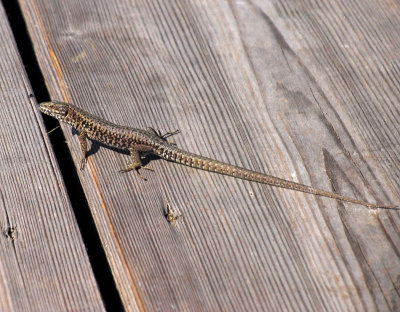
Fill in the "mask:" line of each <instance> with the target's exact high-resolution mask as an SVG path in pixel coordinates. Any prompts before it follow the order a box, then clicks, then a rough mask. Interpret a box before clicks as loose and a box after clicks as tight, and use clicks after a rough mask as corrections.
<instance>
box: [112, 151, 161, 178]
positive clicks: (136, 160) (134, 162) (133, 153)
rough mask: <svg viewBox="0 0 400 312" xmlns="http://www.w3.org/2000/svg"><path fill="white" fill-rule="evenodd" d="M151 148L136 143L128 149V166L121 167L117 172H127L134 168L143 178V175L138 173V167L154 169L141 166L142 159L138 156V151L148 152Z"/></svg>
mask: <svg viewBox="0 0 400 312" xmlns="http://www.w3.org/2000/svg"><path fill="white" fill-rule="evenodd" d="M150 151H152V148H151V147H150V146H147V145H141V144H136V145H134V146H132V147H131V148H130V149H129V153H130V155H131V159H132V162H131V163H130V164H128V167H127V168H125V169H121V170H120V171H119V172H128V171H131V170H135V171H136V173H137V174H138V175H139V177H140V178H142V179H144V177H143V176H142V175H141V174H140V172H139V169H147V170H151V171H154V170H153V169H151V168H149V167H147V166H143V164H142V160H141V158H140V153H139V152H150Z"/></svg>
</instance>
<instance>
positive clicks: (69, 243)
mask: <svg viewBox="0 0 400 312" xmlns="http://www.w3.org/2000/svg"><path fill="white" fill-rule="evenodd" d="M0 34H1V35H0V90H1V91H0V146H1V148H0V167H1V168H0V231H1V233H0V234H1V235H0V311H18V312H20V311H103V310H104V308H103V303H102V299H101V297H100V295H99V291H98V289H97V285H96V281H95V279H94V276H93V272H92V269H91V266H90V263H89V261H88V256H87V254H86V251H85V247H84V245H83V243H82V239H81V237H80V233H79V230H78V226H77V224H76V221H75V218H74V216H73V213H72V211H71V206H70V203H69V201H68V198H67V195H66V193H65V188H64V185H63V182H62V179H61V176H60V172H59V169H58V167H57V165H56V161H55V159H54V156H53V152H52V151H51V148H50V147H49V141H48V139H47V135H46V134H45V132H44V131H45V130H44V127H43V124H42V121H41V117H40V114H39V113H38V111H37V109H36V102H35V100H34V99H33V98H31V97H30V94H31V93H32V90H31V87H30V85H29V82H28V81H27V77H26V74H25V71H24V67H23V65H22V64H21V60H20V57H19V54H18V51H17V49H16V45H15V42H14V38H13V36H12V33H11V30H10V28H9V25H8V23H7V17H6V14H5V12H4V9H3V6H2V5H0Z"/></svg>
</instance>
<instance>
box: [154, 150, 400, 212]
mask: <svg viewBox="0 0 400 312" xmlns="http://www.w3.org/2000/svg"><path fill="white" fill-rule="evenodd" d="M156 154H157V155H158V156H160V157H161V158H163V159H165V160H168V161H172V162H176V163H179V164H182V165H185V166H189V167H192V168H196V169H201V170H205V171H210V172H215V173H219V174H223V175H227V176H231V177H235V178H239V179H242V180H248V181H252V182H257V183H263V184H268V185H271V186H276V187H281V188H286V189H290V190H295V191H299V192H303V193H309V194H314V195H318V196H323V197H328V198H333V199H337V200H341V201H345V202H350V203H354V204H359V205H363V206H366V207H369V208H373V209H376V208H382V209H395V210H400V207H396V206H387V205H381V204H373V203H369V202H366V201H362V200H358V199H355V198H351V197H347V196H343V195H340V194H336V193H333V192H328V191H324V190H321V189H316V188H313V187H311V186H308V185H304V184H300V183H297V182H292V181H288V180H284V179H280V178H277V177H274V176H271V175H268V174H264V173H260V172H257V171H253V170H249V169H245V168H241V167H238V166H235V165H231V164H228V163H224V162H221V161H217V160H215V159H212V158H208V157H204V156H200V155H196V154H193V153H189V152H186V151H184V150H181V149H179V148H177V147H174V146H173V145H172V146H171V145H170V144H168V147H167V148H160V149H158V150H157V151H156Z"/></svg>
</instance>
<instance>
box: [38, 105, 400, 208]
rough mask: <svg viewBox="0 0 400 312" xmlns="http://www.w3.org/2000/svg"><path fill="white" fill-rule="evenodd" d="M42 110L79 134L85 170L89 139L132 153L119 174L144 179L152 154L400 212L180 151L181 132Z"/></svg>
mask: <svg viewBox="0 0 400 312" xmlns="http://www.w3.org/2000/svg"><path fill="white" fill-rule="evenodd" d="M39 110H40V111H41V112H42V113H44V114H46V115H49V116H52V117H55V118H56V119H58V120H60V121H62V122H65V123H67V124H68V125H70V126H72V127H74V128H75V129H76V130H77V131H78V138H79V142H80V148H81V151H82V159H81V165H80V169H81V170H82V169H83V168H84V165H85V163H86V161H87V156H88V155H87V153H88V150H87V142H88V139H90V140H94V141H98V142H100V143H103V144H105V145H107V146H110V147H112V148H116V149H120V150H124V151H129V153H130V157H131V162H130V163H129V164H128V166H127V168H125V169H122V170H120V172H128V171H131V170H134V171H136V172H137V174H138V175H139V177H141V178H143V176H142V175H141V173H140V172H139V169H148V170H152V169H151V168H149V167H148V166H143V164H142V158H141V157H142V156H143V155H147V154H153V155H156V156H158V157H160V158H162V159H165V160H167V161H171V162H174V163H178V164H182V165H186V166H189V167H192V168H196V169H202V170H205V171H209V172H215V173H219V174H223V175H227V176H231V177H235V178H239V179H242V180H248V181H251V182H257V183H262V184H267V185H271V186H275V187H280V188H285V189H290V190H294V191H299V192H303V193H309V194H314V195H317V196H322V197H328V198H333V199H336V200H339V201H344V202H349V203H354V204H359V205H363V206H366V207H369V208H373V209H376V208H384V209H400V207H398V206H388V205H381V204H378V203H370V202H366V201H362V200H358V199H355V198H351V197H347V196H344V195H341V194H338V193H334V192H330V191H325V190H322V189H318V188H314V187H311V186H308V185H305V184H301V183H297V182H293V181H289V180H285V179H281V178H278V177H275V176H272V175H268V174H265V173H261V172H257V171H253V170H249V169H246V168H242V167H239V166H235V165H232V164H229V163H225V162H222V161H218V160H215V159H212V158H208V157H204V156H201V155H197V154H194V153H191V152H188V151H185V150H183V149H180V148H178V147H177V145H176V144H175V143H171V142H168V141H167V138H168V137H170V136H171V135H174V134H175V133H177V132H178V131H176V132H168V133H165V134H161V132H159V131H156V130H154V129H153V128H148V129H146V130H143V129H137V128H132V127H127V126H120V125H116V124H114V123H112V122H109V121H107V120H104V119H102V118H99V117H96V116H94V115H92V114H90V113H88V112H86V111H84V110H83V109H81V108H78V107H77V106H75V105H72V104H69V103H65V102H59V101H50V102H43V103H40V104H39Z"/></svg>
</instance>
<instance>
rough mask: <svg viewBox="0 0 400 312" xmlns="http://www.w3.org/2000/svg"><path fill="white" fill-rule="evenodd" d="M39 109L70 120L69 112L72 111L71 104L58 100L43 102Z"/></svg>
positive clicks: (66, 120) (47, 113) (60, 118)
mask: <svg viewBox="0 0 400 312" xmlns="http://www.w3.org/2000/svg"><path fill="white" fill-rule="evenodd" d="M39 110H40V111H41V112H42V113H44V114H46V115H49V116H52V117H55V118H57V119H58V120H61V121H64V122H68V113H70V111H71V104H68V103H64V102H57V101H51V102H43V103H40V104H39Z"/></svg>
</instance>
